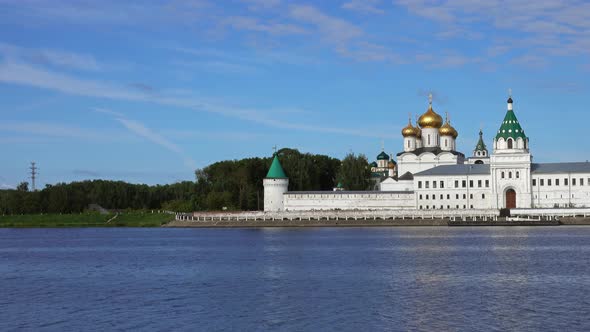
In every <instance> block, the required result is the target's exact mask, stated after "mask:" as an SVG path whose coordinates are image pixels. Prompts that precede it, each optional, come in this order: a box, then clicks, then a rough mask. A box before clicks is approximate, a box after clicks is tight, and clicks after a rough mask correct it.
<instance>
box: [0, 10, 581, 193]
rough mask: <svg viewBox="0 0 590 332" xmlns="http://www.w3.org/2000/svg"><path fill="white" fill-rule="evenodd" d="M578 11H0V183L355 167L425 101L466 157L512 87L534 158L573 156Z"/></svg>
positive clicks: (392, 148) (396, 142)
mask: <svg viewBox="0 0 590 332" xmlns="http://www.w3.org/2000/svg"><path fill="white" fill-rule="evenodd" d="M589 74H590V3H588V2H584V1H547V0H539V1H529V0H515V1H509V2H506V1H498V0H490V1H485V2H484V1H482V2H479V1H471V0H453V1H430V0H394V1H391V0H382V1H379V0H364V1H361V0H340V1H338V0H332V1H286V0H234V1H213V0H193V1H190V0H189V1H109V0H105V1H99V2H97V1H63V0H51V1H49V0H47V1H32V0H18V1H16V0H15V1H13V0H0V96H1V99H0V149H1V151H2V153H0V171H1V172H0V186H2V187H13V186H15V185H16V184H18V183H19V182H21V181H25V180H27V168H28V166H29V162H30V161H33V160H34V161H36V162H37V164H38V166H39V168H40V171H39V173H40V176H39V185H40V186H41V187H42V186H43V185H44V184H46V183H56V182H62V181H65V182H69V181H74V180H83V179H91V178H104V179H115V180H125V181H130V182H135V183H148V184H156V183H171V182H175V181H180V180H192V179H193V178H194V173H193V171H194V169H195V168H201V167H204V166H206V165H208V164H210V163H213V162H215V161H219V160H226V159H239V158H245V157H254V156H270V155H271V154H272V147H273V146H274V145H277V146H279V147H293V148H298V149H300V150H301V151H303V152H311V153H321V154H328V155H330V156H333V157H338V158H342V157H343V156H344V155H346V153H348V152H349V151H354V152H356V153H364V154H366V155H368V156H369V157H370V158H371V159H372V158H374V157H375V156H376V155H377V154H378V153H379V152H380V150H381V141H382V140H384V142H385V149H386V151H387V152H398V151H399V150H401V147H402V137H401V135H400V130H401V128H402V127H403V126H405V125H406V123H407V118H408V113H412V116H415V115H416V114H421V113H423V112H424V111H426V108H427V105H428V100H427V95H428V93H429V92H430V91H431V92H432V93H433V94H434V108H435V111H437V112H438V113H439V114H444V113H445V112H449V114H450V117H451V120H452V123H453V125H454V126H455V127H456V128H457V130H458V131H459V140H458V148H459V150H460V151H462V152H464V153H465V154H467V155H469V154H470V153H471V150H472V149H473V147H474V146H475V143H476V141H477V138H478V136H477V133H478V130H479V128H480V126H481V127H483V129H484V135H485V138H486V143H487V144H488V146H489V147H490V146H491V140H492V138H493V135H494V133H495V132H496V130H497V129H498V128H499V126H500V122H501V121H502V119H503V117H504V114H505V110H506V104H505V102H506V99H507V90H508V88H512V90H513V98H514V101H515V104H514V108H515V111H516V114H517V116H518V117H519V119H520V121H521V123H522V125H523V127H524V129H525V132H526V133H527V135H528V136H529V137H530V140H531V149H532V153H533V155H534V157H535V161H539V162H552V161H583V160H587V159H590V147H589V146H588V145H586V144H584V142H585V140H586V137H587V134H586V132H587V129H588V125H589V124H590V113H589V112H588V111H587V99H588V98H586V96H587V95H588V88H589V85H590V84H589V80H588V78H587V77H588V75H589Z"/></svg>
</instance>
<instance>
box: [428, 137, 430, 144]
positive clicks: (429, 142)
mask: <svg viewBox="0 0 590 332" xmlns="http://www.w3.org/2000/svg"><path fill="white" fill-rule="evenodd" d="M428 145H430V135H428Z"/></svg>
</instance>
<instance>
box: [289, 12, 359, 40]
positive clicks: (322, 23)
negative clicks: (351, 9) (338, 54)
mask: <svg viewBox="0 0 590 332" xmlns="http://www.w3.org/2000/svg"><path fill="white" fill-rule="evenodd" d="M289 15H290V16H291V17H292V18H293V19H295V20H297V21H300V22H303V23H307V24H310V25H312V26H315V28H316V29H317V30H318V32H319V33H320V35H321V37H322V39H324V40H325V41H327V42H329V43H333V44H336V45H342V44H343V43H346V42H348V41H350V40H351V39H355V38H358V37H361V36H363V34H364V31H363V30H362V29H361V28H359V27H357V26H356V25H354V24H352V23H350V22H348V21H346V20H344V19H341V18H338V17H334V16H330V15H327V14H325V13H323V12H321V11H320V10H319V9H317V8H316V7H313V6H309V5H291V6H289Z"/></svg>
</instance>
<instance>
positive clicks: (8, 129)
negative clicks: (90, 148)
mask: <svg viewBox="0 0 590 332" xmlns="http://www.w3.org/2000/svg"><path fill="white" fill-rule="evenodd" d="M0 131H2V132H4V133H16V134H20V135H26V136H25V137H22V136H19V137H16V138H15V137H13V138H11V139H13V140H14V139H25V142H26V140H31V139H32V140H33V141H34V142H39V141H38V140H37V139H36V137H42V138H44V139H45V140H46V139H47V138H48V137H49V138H66V139H76V140H86V141H97V142H105V141H106V142H111V141H120V140H121V139H123V138H125V137H124V136H123V135H120V134H117V133H116V132H107V131H101V130H96V129H91V128H83V127H80V126H72V125H67V124H63V123H56V122H33V121H2V122H0ZM31 136H32V137H31ZM2 139H4V137H2V138H0V141H1V140H2Z"/></svg>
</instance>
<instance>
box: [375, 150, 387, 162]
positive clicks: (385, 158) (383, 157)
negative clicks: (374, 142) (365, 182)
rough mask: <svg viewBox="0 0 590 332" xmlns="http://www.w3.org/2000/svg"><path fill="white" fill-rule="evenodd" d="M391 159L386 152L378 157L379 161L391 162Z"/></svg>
mask: <svg viewBox="0 0 590 332" xmlns="http://www.w3.org/2000/svg"><path fill="white" fill-rule="evenodd" d="M389 159H390V157H389V155H388V154H387V153H385V151H382V152H381V153H380V154H379V155H378V156H377V160H389Z"/></svg>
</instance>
